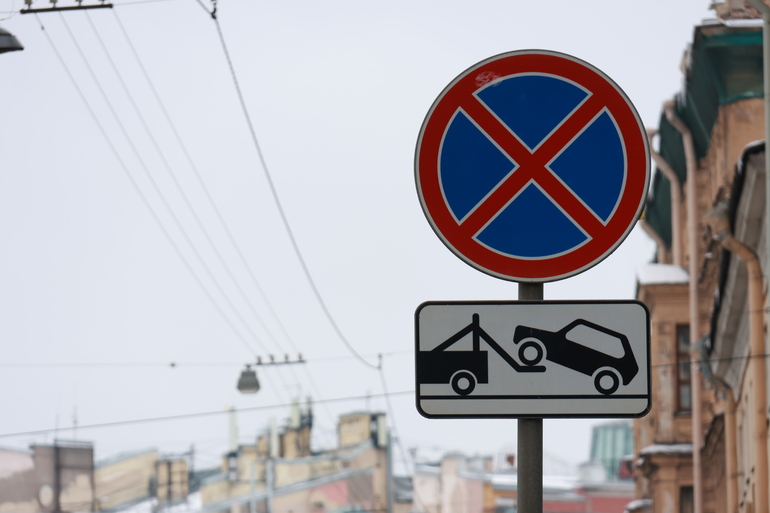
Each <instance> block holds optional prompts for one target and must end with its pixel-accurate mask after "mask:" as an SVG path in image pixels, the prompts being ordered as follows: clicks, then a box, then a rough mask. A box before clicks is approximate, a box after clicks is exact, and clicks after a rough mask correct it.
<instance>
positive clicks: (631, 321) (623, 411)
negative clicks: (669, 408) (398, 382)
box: [415, 301, 651, 418]
mask: <svg viewBox="0 0 770 513" xmlns="http://www.w3.org/2000/svg"><path fill="white" fill-rule="evenodd" d="M415 323H416V354H415V362H416V372H415V376H416V381H417V383H416V390H417V409H418V411H419V412H420V413H421V414H422V415H423V416H425V417H428V418H441V417H468V418H480V417H512V418H515V417H565V418H566V417H641V416H644V415H645V414H646V413H647V412H648V411H649V409H650V404H651V403H650V363H649V313H648V311H647V308H646V307H645V306H644V304H642V303H640V302H638V301H540V302H531V303H530V302H521V301H508V302H505V301H472V302H426V303H423V304H422V305H420V307H419V308H418V309H417V312H416V313H415Z"/></svg>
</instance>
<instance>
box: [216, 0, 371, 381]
mask: <svg viewBox="0 0 770 513" xmlns="http://www.w3.org/2000/svg"><path fill="white" fill-rule="evenodd" d="M212 3H213V10H212V11H211V12H210V13H209V14H210V15H211V18H212V19H213V20H214V24H215V26H216V29H217V35H218V36H219V41H220V43H221V45H222V50H223V51H224V54H225V59H226V60H227V65H228V67H229V69H230V75H231V76H232V79H233V85H234V86H235V92H236V94H237V96H238V101H239V103H240V106H241V111H242V112H243V115H244V118H245V119H246V125H247V126H248V129H249V133H250V135H251V140H252V143H253V144H254V149H255V150H256V152H257V157H258V158H259V163H260V166H261V168H262V170H263V174H264V176H265V179H266V180H267V184H268V187H269V188H270V194H271V196H272V197H273V202H274V203H275V205H276V209H277V210H278V214H279V216H280V218H281V222H282V223H283V226H284V229H285V230H286V234H287V236H288V238H289V241H290V243H291V246H292V249H293V250H294V254H295V255H296V257H297V260H298V262H299V264H300V267H301V268H302V272H303V274H304V275H305V279H306V280H307V282H308V284H309V285H310V288H311V290H312V292H313V295H314V296H315V298H316V301H317V302H318V304H319V305H320V307H321V310H322V311H323V313H324V316H325V317H326V320H327V321H328V322H329V324H330V326H331V327H332V329H333V330H334V332H335V334H336V335H337V337H338V338H339V339H340V341H342V343H343V344H344V345H345V347H347V349H348V350H349V351H350V352H351V354H353V355H354V356H355V357H356V359H357V360H358V361H359V362H361V363H362V364H364V365H365V366H367V367H369V368H372V369H375V370H376V369H377V365H374V364H372V363H370V362H368V361H367V360H365V359H364V358H363V357H362V356H361V355H360V354H359V353H358V351H356V350H355V348H354V347H353V346H352V345H351V344H350V342H349V341H348V339H347V338H346V337H345V335H344V334H343V333H342V330H340V328H339V326H338V325H337V322H336V321H335V320H334V317H333V316H332V314H331V312H330V311H329V308H328V307H327V306H326V302H325V301H324V300H323V297H322V296H321V293H320V292H319V291H318V287H317V286H316V284H315V280H314V279H313V277H312V275H311V274H310V270H309V269H308V267H307V264H306V263H305V258H304V257H303V256H302V252H301V251H300V249H299V245H298V244H297V241H296V239H295V237H294V232H293V231H292V229H291V225H289V221H288V219H287V217H286V213H285V212H284V210H283V205H282V204H281V201H280V198H279V197H278V193H277V191H276V188H275V184H274V183H273V178H272V176H271V174H270V170H269V168H268V166H267V162H266V161H265V157H264V155H263V154H262V148H261V147H260V144H259V140H258V139H257V133H256V131H255V129H254V124H253V123H252V121H251V115H250V114H249V111H248V108H247V107H246V101H245V100H244V97H243V93H242V91H241V86H240V82H239V81H238V76H237V75H236V73H235V66H234V65H233V61H232V58H231V57H230V51H229V50H228V48H227V43H226V42H225V37H224V34H223V33H222V27H221V26H220V24H219V18H218V16H217V12H216V11H217V0H213V1H212Z"/></svg>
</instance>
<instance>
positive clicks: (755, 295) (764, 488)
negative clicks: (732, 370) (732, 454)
mask: <svg viewBox="0 0 770 513" xmlns="http://www.w3.org/2000/svg"><path fill="white" fill-rule="evenodd" d="M705 215H706V216H707V218H706V219H707V223H708V224H709V226H710V227H711V231H712V233H713V236H714V239H715V240H717V241H719V242H720V243H721V244H722V247H724V248H725V249H726V250H728V251H730V252H731V253H734V254H736V255H737V256H738V257H739V258H740V259H741V260H743V261H744V262H745V263H746V270H747V271H748V281H749V292H748V294H749V298H748V300H749V306H748V310H749V369H750V372H751V374H750V376H751V381H752V382H753V386H754V394H753V401H752V405H751V406H752V410H753V413H754V415H753V420H754V426H753V428H752V431H753V433H754V437H755V443H756V446H755V450H754V451H753V453H754V486H755V490H756V507H755V508H754V511H756V512H757V513H768V482H767V476H768V470H767V462H768V458H767V413H766V412H767V388H766V387H767V381H766V379H767V378H766V371H765V360H764V354H765V340H764V319H763V315H764V297H763V295H762V268H761V265H760V262H759V258H758V257H757V255H756V253H754V251H752V250H751V249H750V248H748V247H747V246H745V245H744V244H743V243H741V242H740V241H738V240H737V239H736V238H735V237H734V236H733V234H732V233H731V230H730V220H729V218H728V212H727V204H726V202H724V201H723V202H721V203H720V204H718V205H717V206H715V207H714V208H712V209H711V210H709V211H708V212H707V213H706V214H705Z"/></svg>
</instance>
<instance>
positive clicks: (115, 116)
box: [59, 12, 267, 355]
mask: <svg viewBox="0 0 770 513" xmlns="http://www.w3.org/2000/svg"><path fill="white" fill-rule="evenodd" d="M59 17H60V18H61V21H62V23H63V24H64V27H65V28H66V30H67V33H68V34H69V36H70V39H71V40H72V42H73V44H74V45H75V48H76V49H77V51H78V53H79V54H80V57H81V59H82V60H83V62H84V63H85V65H86V69H88V71H89V74H90V75H91V78H92V80H93V81H94V83H95V84H96V86H97V89H99V92H100V93H101V96H102V98H103V99H104V101H105V103H106V104H107V106H108V108H109V110H110V113H111V114H112V117H113V119H114V120H115V122H116V123H117V125H118V127H119V128H120V131H121V133H122V134H123V136H124V137H125V139H126V141H127V142H128V144H129V147H130V148H131V150H132V152H133V154H134V156H135V157H136V159H137V160H138V161H139V164H140V166H141V168H142V170H143V171H144V173H145V176H146V177H147V179H148V180H149V181H150V184H151V185H152V187H153V190H154V191H155V192H156V194H157V195H158V196H159V197H160V199H161V202H162V203H163V205H164V206H165V207H166V210H168V212H169V214H170V216H171V219H172V220H173V221H174V225H175V226H176V227H177V229H178V230H179V232H180V233H181V234H182V236H183V237H184V239H185V241H186V242H187V244H188V245H189V246H190V248H191V249H192V250H193V253H194V254H195V255H196V256H197V257H198V260H199V261H200V263H201V265H202V266H203V269H204V270H205V271H206V274H207V275H208V277H209V279H210V280H211V281H212V282H213V283H214V286H215V287H216V288H217V290H218V291H219V293H220V294H221V295H222V297H223V298H224V299H225V301H226V302H227V304H228V306H229V307H230V308H231V309H232V310H233V312H234V313H235V315H236V317H237V318H238V319H239V320H240V321H241V323H242V324H243V325H244V326H245V327H246V330H247V331H248V332H249V333H250V334H251V336H252V338H253V339H254V340H255V341H256V342H257V344H259V345H260V346H261V347H262V348H263V349H264V350H265V351H267V348H265V347H264V344H263V343H262V341H261V340H260V339H259V337H257V335H256V333H254V331H253V330H252V329H251V326H249V324H248V323H247V322H246V320H245V319H244V318H243V316H242V315H241V314H240V312H239V311H238V309H237V308H236V307H235V305H234V304H233V302H232V300H231V299H230V297H229V296H228V295H227V294H226V293H225V291H224V289H223V288H222V286H221V284H220V283H219V281H218V280H217V279H216V277H215V276H214V273H213V272H212V271H211V268H209V266H208V265H207V264H206V262H205V260H204V259H203V256H202V255H201V254H200V252H199V251H198V249H197V248H196V246H195V244H194V243H193V242H192V239H191V238H190V235H189V234H188V233H187V231H186V230H185V229H184V227H183V226H182V223H181V222H180V221H179V218H178V217H177V215H176V214H175V213H174V210H173V209H172V208H171V205H170V204H169V203H168V200H167V198H166V196H165V195H164V194H163V191H162V190H161V189H160V186H159V185H158V183H157V182H156V181H155V178H154V177H153V176H152V173H150V170H149V168H148V167H147V164H146V163H145V162H144V159H143V158H142V156H141V154H140V153H139V150H138V148H137V147H136V145H135V144H134V142H133V139H132V138H131V136H130V135H129V134H128V131H127V130H126V128H125V126H124V125H123V123H122V122H121V121H120V116H118V113H117V111H116V110H115V108H114V106H113V105H112V102H111V101H110V99H109V96H107V93H106V91H105V90H104V88H103V87H102V84H101V81H100V80H99V78H98V77H97V76H96V73H95V72H94V70H93V67H92V66H91V64H90V62H89V61H88V59H87V58H86V56H85V53H83V50H82V48H81V47H80V44H79V43H78V41H77V39H76V38H75V34H74V33H73V32H72V29H70V26H69V24H68V23H67V20H66V19H65V18H64V15H63V14H62V13H61V12H60V13H59ZM118 77H119V78H121V77H120V74H118ZM121 80H122V78H121ZM128 96H129V98H131V96H130V94H129V95H128ZM249 349H251V351H252V352H253V353H254V354H255V355H256V352H255V351H254V350H253V348H251V346H249Z"/></svg>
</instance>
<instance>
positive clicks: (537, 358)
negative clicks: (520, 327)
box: [519, 340, 545, 367]
mask: <svg viewBox="0 0 770 513" xmlns="http://www.w3.org/2000/svg"><path fill="white" fill-rule="evenodd" d="M528 349H529V351H527V350H528ZM532 349H534V351H535V352H534V355H533V354H532V351H531V350H532ZM544 356H545V350H544V349H543V344H541V343H540V342H539V341H535V340H527V341H526V342H524V343H523V344H521V345H520V346H519V360H521V363H523V364H524V365H527V366H530V367H531V366H532V365H537V364H538V363H540V362H541V361H542V360H543V357H544Z"/></svg>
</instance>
